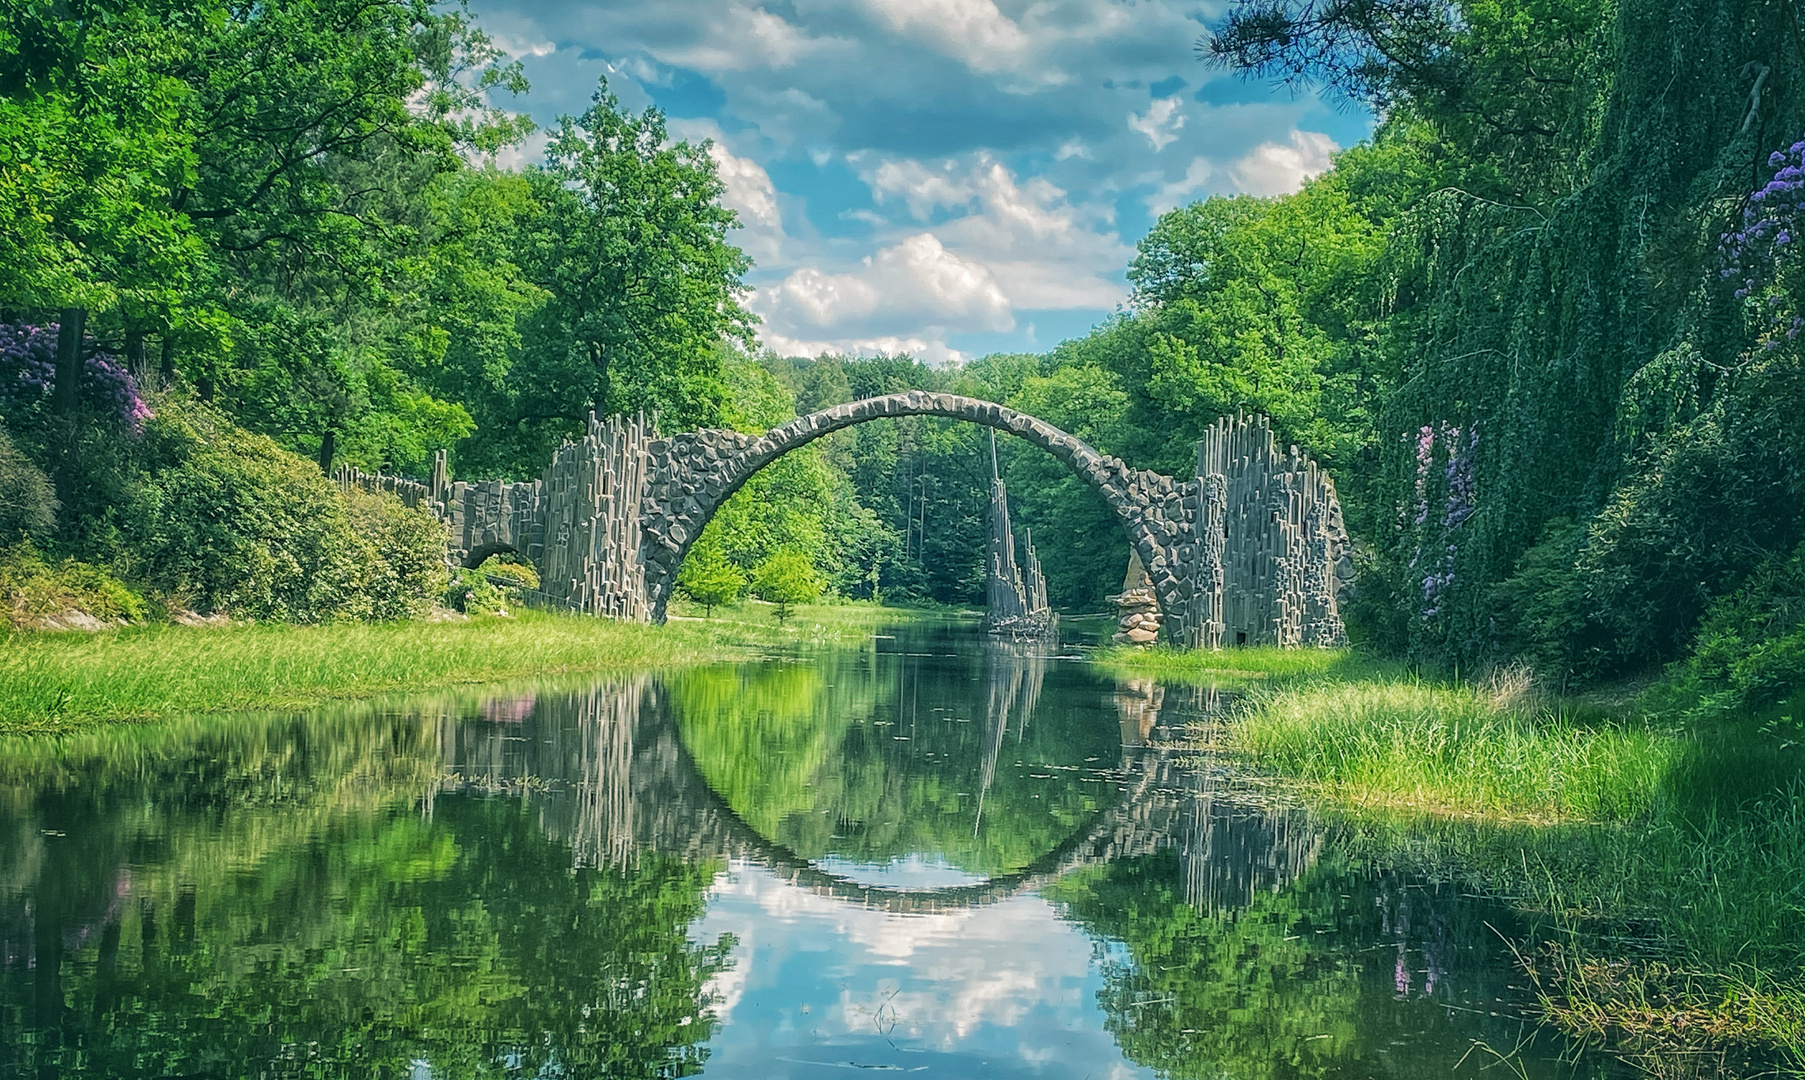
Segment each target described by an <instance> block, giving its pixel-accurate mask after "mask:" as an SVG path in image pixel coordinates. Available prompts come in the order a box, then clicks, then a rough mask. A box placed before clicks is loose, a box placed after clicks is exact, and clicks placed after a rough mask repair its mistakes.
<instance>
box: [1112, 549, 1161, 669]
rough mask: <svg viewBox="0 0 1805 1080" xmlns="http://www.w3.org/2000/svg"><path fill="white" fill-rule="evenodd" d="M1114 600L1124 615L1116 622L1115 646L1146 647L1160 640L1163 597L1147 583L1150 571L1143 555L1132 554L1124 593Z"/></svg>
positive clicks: (1124, 584)
mask: <svg viewBox="0 0 1805 1080" xmlns="http://www.w3.org/2000/svg"><path fill="white" fill-rule="evenodd" d="M1110 599H1112V600H1114V601H1115V604H1116V610H1117V611H1118V612H1119V613H1120V616H1119V617H1118V618H1117V619H1116V633H1115V636H1114V637H1112V638H1110V639H1109V640H1110V642H1111V644H1115V645H1139V646H1141V647H1142V648H1146V647H1148V646H1151V645H1153V644H1154V643H1155V642H1157V641H1159V628H1160V623H1161V622H1162V621H1163V617H1162V616H1161V615H1160V610H1159V597H1158V596H1156V595H1155V594H1154V591H1153V585H1152V583H1151V582H1149V581H1148V580H1147V570H1146V568H1145V567H1143V566H1142V565H1141V557H1140V556H1139V555H1131V556H1130V557H1129V559H1128V576H1127V577H1125V578H1123V579H1122V592H1121V594H1120V595H1119V596H1113V597H1111V598H1110Z"/></svg>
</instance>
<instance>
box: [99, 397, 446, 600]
mask: <svg viewBox="0 0 1805 1080" xmlns="http://www.w3.org/2000/svg"><path fill="white" fill-rule="evenodd" d="M144 437H145V444H146V445H145V451H146V459H147V463H148V468H149V471H148V474H147V476H146V477H145V480H144V482H143V483H142V485H140V488H139V492H138V496H137V499H136V502H135V506H134V507H133V512H132V514H131V518H132V520H131V522H130V526H129V530H130V536H129V540H130V543H131V546H132V549H133V551H134V552H135V554H136V557H137V559H138V560H139V565H138V569H139V571H140V572H141V573H142V575H143V576H144V578H145V579H146V580H147V581H149V582H150V583H152V584H153V585H155V586H156V587H157V588H159V589H162V590H164V591H165V592H167V593H168V594H169V596H170V597H171V599H172V601H174V602H176V603H179V604H184V605H187V606H191V607H194V608H196V609H198V610H202V611H209V612H213V611H223V612H229V613H231V614H233V615H237V616H240V617H248V618H256V619H273V620H279V621H288V622H324V621H329V620H333V619H372V618H375V619H389V618H401V617H404V616H406V615H408V614H410V613H414V612H417V611H419V610H420V609H422V608H423V607H424V606H425V605H426V604H427V603H429V602H430V600H431V599H432V598H433V597H435V596H437V595H438V594H439V593H440V591H441V590H442V589H443V588H444V582H445V574H444V570H443V564H444V559H445V530H444V528H443V526H441V525H440V524H439V523H438V522H437V521H435V520H434V519H433V518H432V517H431V515H429V514H426V513H425V512H424V511H416V510H409V509H407V508H406V507H404V506H403V505H402V504H401V503H400V502H399V500H396V499H395V498H394V497H393V496H376V495H365V494H363V493H356V494H347V493H344V492H341V491H339V490H338V488H337V487H336V486H335V485H334V484H332V483H331V482H330V481H328V480H327V479H326V478H325V477H324V476H322V475H321V474H320V471H319V469H318V468H317V467H315V465H314V464H313V463H312V462H310V461H307V460H306V459H305V458H302V457H299V456H297V455H295V454H291V453H289V452H288V451H286V450H283V449H282V448H281V447H279V446H277V445H276V444H275V442H273V441H272V440H270V439H268V438H265V437H264V436H261V435H254V434H252V433H251V432H248V431H245V430H244V429H242V428H239V427H237V426H236V425H234V424H232V423H231V421H229V420H227V419H226V418H225V417H224V416H223V415H221V414H220V413H218V412H216V411H214V410H212V409H210V408H208V407H206V406H204V405H199V404H194V403H186V404H180V405H178V404H176V403H173V402H172V403H168V404H165V405H164V406H163V407H161V408H159V410H158V412H157V415H156V417H154V418H153V419H152V420H150V421H149V422H148V423H147V424H146V425H145V436H144Z"/></svg>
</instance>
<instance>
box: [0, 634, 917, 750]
mask: <svg viewBox="0 0 1805 1080" xmlns="http://www.w3.org/2000/svg"><path fill="white" fill-rule="evenodd" d="M770 611H771V605H766V604H760V603H756V602H748V603H747V604H744V605H741V606H740V607H738V608H735V609H731V610H723V609H717V610H716V612H715V617H714V618H711V619H706V620H704V619H701V618H692V617H690V616H689V613H688V612H687V611H685V612H683V613H682V614H680V615H679V616H678V617H676V618H673V620H672V621H671V622H670V623H669V624H667V625H665V626H660V627H653V626H641V625H638V624H634V623H619V622H611V621H609V620H606V619H598V618H589V617H584V616H573V615H565V614H558V613H552V612H544V611H537V610H533V609H522V610H521V611H520V612H519V613H517V614H515V615H512V616H507V617H477V618H473V619H470V620H468V621H448V622H425V621H417V620H416V621H407V622H393V623H338V624H325V625H314V626H296V625H285V624H270V623H238V624H232V625H228V626H219V627H191V626H179V625H159V626H137V627H122V628H120V629H117V630H107V631H102V632H99V633H87V632H80V631H72V632H45V631H27V632H20V631H13V632H10V633H0V737H4V736H25V737H46V736H48V737H57V736H62V735H67V734H71V733H74V732H77V731H83V730H88V729H92V728H96V727H101V726H105V725H109V724H122V723H155V722H157V721H160V720H166V719H174V718H176V717H180V716H188V715H199V714H207V713H230V712H249V711H258V710H269V709H305V708H308V707H311V706H314V705H318V704H323V703H326V702H333V701H351V700H361V699H367V698H373V697H380V696H384V695H387V694H396V693H408V692H414V691H424V690H431V689H437V688H441V687H452V686H462V685H471V684H478V683H489V682H504V681H508V680H512V679H519V678H527V677H532V676H540V675H566V674H585V673H595V674H607V673H609V672H617V671H633V670H643V669H646V668H652V667H665V668H669V667H689V666H694V665H699V664H708V663H720V662H732V661H738V660H750V659H756V658H757V657H758V656H760V655H762V654H766V653H769V652H771V651H773V650H787V649H794V648H799V647H800V648H812V647H819V646H822V645H831V644H844V643H847V642H849V641H854V640H859V639H864V638H869V637H870V636H871V634H872V632H873V631H874V630H875V629H876V628H877V627H880V626H884V625H889V624H893V623H897V622H902V621H907V620H912V619H917V618H923V617H928V613H926V612H916V611H913V610H912V609H908V608H885V607H877V606H874V605H869V604H841V605H808V606H799V607H797V608H795V609H794V611H793V613H792V614H791V616H790V617H789V618H788V619H787V620H786V621H785V623H784V624H782V625H779V624H778V623H777V622H776V621H775V620H774V619H773V618H772V617H771V615H770V614H769V612H770Z"/></svg>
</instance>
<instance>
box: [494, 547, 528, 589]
mask: <svg viewBox="0 0 1805 1080" xmlns="http://www.w3.org/2000/svg"><path fill="white" fill-rule="evenodd" d="M481 569H482V572H483V573H484V574H486V575H488V577H489V578H490V580H491V582H492V583H493V584H496V585H499V586H501V587H502V588H504V589H527V590H535V589H538V588H539V571H537V570H535V569H533V567H532V565H531V564H530V563H528V562H526V560H524V559H522V558H520V557H519V556H518V555H512V554H508V555H496V556H493V557H491V558H489V559H486V560H484V561H483V565H482V567H481ZM496 579H499V580H496Z"/></svg>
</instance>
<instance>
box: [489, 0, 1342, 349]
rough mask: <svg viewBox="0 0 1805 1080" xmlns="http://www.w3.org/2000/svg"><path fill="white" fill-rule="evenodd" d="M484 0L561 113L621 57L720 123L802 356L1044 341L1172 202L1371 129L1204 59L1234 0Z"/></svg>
mask: <svg viewBox="0 0 1805 1080" xmlns="http://www.w3.org/2000/svg"><path fill="white" fill-rule="evenodd" d="M473 7H474V9H475V12H476V15H477V17H478V21H479V22H480V23H481V24H482V25H483V27H484V28H485V29H487V30H488V31H489V32H490V33H491V35H493V36H494V38H495V39H496V42H497V44H499V45H500V46H501V47H502V48H504V49H506V50H507V51H508V52H509V53H511V54H512V55H514V56H516V57H519V58H520V59H521V60H522V61H523V63H524V65H525V67H526V71H527V74H528V76H529V77H530V78H531V80H532V83H533V90H532V93H531V94H530V95H528V97H527V98H525V99H523V100H522V101H519V102H515V103H514V105H515V107H520V106H523V105H524V107H525V108H526V109H527V111H529V112H530V113H531V114H532V115H533V117H534V118H535V119H536V120H538V121H539V122H540V123H541V124H542V125H549V124H551V123H553V122H555V120H556V118H557V117H558V116H559V115H560V114H572V115H574V114H579V113H581V112H582V111H583V110H584V109H585V108H586V107H587V106H588V103H589V98H590V95H591V94H592V93H593V92H594V91H595V87H596V81H597V79H598V78H601V77H604V76H605V77H606V78H607V79H608V82H609V85H610V87H611V88H612V89H613V90H614V91H615V93H616V94H618V95H619V97H620V99H621V101H622V103H623V104H624V105H626V106H627V107H628V108H631V109H633V110H635V111H637V110H639V109H643V108H646V107H647V106H652V105H655V106H657V107H658V108H659V109H662V110H663V111H664V112H665V114H666V115H667V117H668V118H669V124H670V128H671V130H672V132H673V133H674V134H675V135H677V136H679V137H683V138H689V139H696V140H700V139H712V140H713V141H714V144H715V149H714V154H715V159H716V161H717V163H718V165H719V166H720V170H721V175H722V177H723V179H725V181H726V183H727V189H728V197H727V201H728V202H729V204H730V205H732V206H733V207H734V208H735V209H736V210H737V211H738V212H739V215H740V220H741V222H742V224H743V226H744V227H743V228H742V229H740V230H739V231H737V232H736V233H735V234H734V239H735V241H736V242H737V243H738V244H739V245H740V246H741V247H743V248H744V249H745V250H746V251H747V253H748V254H750V255H751V256H752V257H753V259H754V260H755V261H756V263H757V266H756V268H755V269H754V270H753V272H752V274H751V275H750V277H749V278H748V284H749V285H750V286H751V287H752V289H753V291H752V293H751V296H750V306H751V307H752V309H753V310H754V311H756V312H757V313H758V314H759V315H760V316H761V317H762V318H763V319H764V323H763V325H762V326H761V327H760V335H761V337H762V338H763V340H764V342H765V344H766V345H768V346H770V347H772V348H774V349H776V350H777V351H779V352H782V353H786V354H792V355H812V354H815V353H818V352H821V351H829V350H831V351H842V352H848V353H871V352H878V351H883V352H890V353H898V352H907V353H912V354H914V355H916V356H919V357H921V358H922V359H925V360H928V361H930V362H934V363H949V362H958V361H960V360H962V359H967V358H970V357H973V356H979V355H983V354H984V353H988V352H995V351H1034V352H1039V351H1043V350H1045V349H1048V348H1050V347H1052V346H1053V345H1055V344H1057V343H1058V342H1059V341H1061V340H1063V339H1065V338H1069V337H1074V336H1077V335H1080V334H1082V333H1084V332H1085V331H1086V330H1087V329H1088V328H1089V327H1091V326H1092V325H1094V324H1095V323H1096V322H1097V321H1098V320H1100V319H1101V318H1103V317H1104V316H1105V315H1107V314H1108V313H1109V312H1110V311H1111V310H1113V309H1114V308H1115V306H1116V305H1117V304H1119V303H1120V302H1121V301H1122V299H1123V298H1124V296H1125V295H1126V292H1127V288H1126V284H1125V278H1124V276H1123V274H1124V271H1125V270H1126V268H1127V266H1128V262H1129V260H1130V259H1131V258H1132V257H1133V252H1134V244H1135V242H1136V241H1137V240H1139V239H1140V238H1141V237H1142V236H1143V235H1145V233H1146V231H1147V229H1148V228H1149V227H1150V226H1151V225H1152V223H1153V221H1154V219H1155V218H1156V217H1157V216H1158V214H1159V213H1160V212H1161V211H1163V210H1166V209H1169V208H1171V207H1173V206H1176V205H1181V204H1183V203H1186V202H1190V201H1192V200H1195V199H1201V198H1206V197H1208V196H1209V195H1211V194H1216V193H1226V192H1236V191H1246V192H1253V193H1257V194H1273V193H1277V192H1282V191H1290V190H1295V189H1296V187H1297V185H1298V184H1299V183H1301V182H1302V180H1303V179H1304V177H1306V176H1308V175H1312V174H1314V173H1316V172H1319V171H1321V170H1322V169H1323V168H1324V167H1326V165H1327V163H1328V160H1329V155H1330V154H1332V153H1333V151H1334V150H1335V149H1336V148H1338V147H1340V146H1346V145H1349V144H1350V143H1352V142H1355V141H1357V140H1359V139H1360V138H1362V137H1364V136H1365V135H1366V133H1367V132H1368V130H1370V126H1371V119H1370V117H1368V116H1366V115H1364V114H1360V113H1354V112H1347V111H1342V110H1338V109H1336V108H1333V107H1331V106H1329V105H1328V104H1326V103H1324V102H1322V101H1319V100H1317V99H1316V98H1313V97H1310V96H1294V95H1292V94H1291V93H1290V92H1288V91H1285V90H1282V89H1278V90H1275V89H1271V88H1268V87H1265V86H1262V85H1249V84H1246V83H1243V82H1241V81H1240V80H1238V79H1235V78H1234V77H1232V76H1228V75H1224V74H1221V73H1219V72H1217V71H1215V70H1214V69H1211V68H1209V67H1206V66H1205V65H1203V64H1201V63H1199V62H1198V61H1197V59H1196V52H1195V49H1194V46H1195V44H1196V42H1197V39H1198V37H1199V36H1200V35H1201V34H1202V33H1203V32H1204V30H1205V27H1206V26H1207V25H1208V24H1209V23H1210V22H1212V21H1214V20H1215V19H1216V18H1217V17H1218V16H1219V15H1220V13H1221V11H1222V9H1223V7H1224V3H1223V2H1222V0H1211V2H1208V3H1201V4H1200V3H1196V2H1194V0H1193V2H1168V0H764V2H759V0H614V2H611V3H596V2H581V0H540V2H528V0H474V3H473ZM500 104H508V102H505V101H504V102H500ZM542 145H543V144H542V143H541V142H535V143H534V144H532V145H531V146H529V147H528V148H527V149H526V150H525V152H524V154H523V159H524V158H528V157H532V156H534V155H535V154H536V153H537V150H538V148H539V147H540V146H542Z"/></svg>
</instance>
